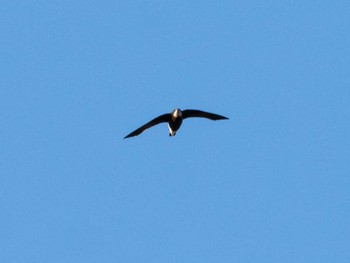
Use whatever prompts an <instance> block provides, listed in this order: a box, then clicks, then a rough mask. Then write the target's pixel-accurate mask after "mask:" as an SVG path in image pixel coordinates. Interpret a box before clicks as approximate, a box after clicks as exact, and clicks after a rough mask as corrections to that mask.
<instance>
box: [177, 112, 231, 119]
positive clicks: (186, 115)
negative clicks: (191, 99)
mask: <svg viewBox="0 0 350 263" xmlns="http://www.w3.org/2000/svg"><path fill="white" fill-rule="evenodd" d="M182 116H183V118H184V119H186V118H192V117H199V118H207V119H210V120H214V121H215V120H227V119H228V118H227V117H225V116H221V115H218V114H214V113H210V112H206V111H201V110H184V111H182Z"/></svg>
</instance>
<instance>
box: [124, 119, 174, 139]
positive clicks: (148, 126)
mask: <svg viewBox="0 0 350 263" xmlns="http://www.w3.org/2000/svg"><path fill="white" fill-rule="evenodd" d="M170 118H171V114H169V113H167V114H163V115H160V116H158V117H157V118H154V119H153V120H151V121H150V122H148V123H146V124H145V125H143V126H141V127H140V128H138V129H137V130H135V131H133V132H132V133H130V134H128V135H126V136H125V137H124V139H126V138H129V137H133V136H136V135H139V134H140V133H141V132H143V131H144V130H146V129H148V128H150V127H152V126H154V125H157V124H159V123H162V122H168V121H169V120H170Z"/></svg>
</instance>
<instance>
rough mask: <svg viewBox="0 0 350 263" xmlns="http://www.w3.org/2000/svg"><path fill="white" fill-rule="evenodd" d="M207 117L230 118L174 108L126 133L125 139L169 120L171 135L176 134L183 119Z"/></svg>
mask: <svg viewBox="0 0 350 263" xmlns="http://www.w3.org/2000/svg"><path fill="white" fill-rule="evenodd" d="M193 117H198V118H207V119H210V120H214V121H216V120H228V118H227V117H225V116H221V115H218V114H214V113H210V112H206V111H201V110H192V109H188V110H183V111H182V110H180V109H178V108H176V109H174V110H173V111H172V112H171V113H166V114H162V115H160V116H158V117H156V118H154V119H153V120H151V121H149V122H147V123H146V124H144V125H142V126H141V127H140V128H138V129H136V130H135V131H133V132H131V133H130V134H128V135H126V136H125V137H124V139H126V138H130V137H133V136H137V135H139V134H141V133H142V132H144V131H145V130H147V129H148V128H151V127H152V126H155V125H157V124H160V123H163V122H167V123H168V128H169V136H175V135H176V132H177V131H178V130H179V128H180V126H181V124H182V121H183V120H184V119H187V118H193Z"/></svg>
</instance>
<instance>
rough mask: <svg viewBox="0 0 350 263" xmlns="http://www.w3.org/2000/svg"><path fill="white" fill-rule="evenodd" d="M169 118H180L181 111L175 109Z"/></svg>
mask: <svg viewBox="0 0 350 263" xmlns="http://www.w3.org/2000/svg"><path fill="white" fill-rule="evenodd" d="M171 116H172V117H174V118H179V117H182V111H181V110H180V109H175V110H173V111H172V113H171Z"/></svg>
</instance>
